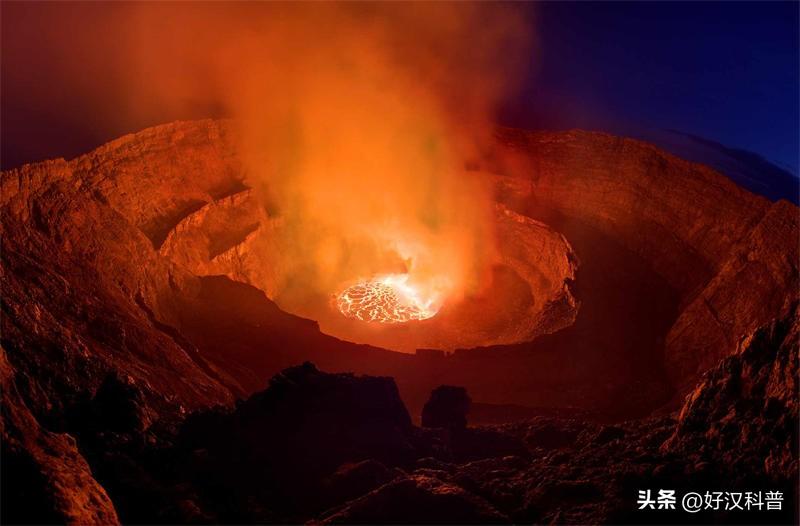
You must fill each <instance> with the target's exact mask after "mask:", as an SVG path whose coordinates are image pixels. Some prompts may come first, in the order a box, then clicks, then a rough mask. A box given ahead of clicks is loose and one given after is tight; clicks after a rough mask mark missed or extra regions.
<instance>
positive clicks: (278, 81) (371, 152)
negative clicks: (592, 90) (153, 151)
mask: <svg viewBox="0 0 800 526" xmlns="http://www.w3.org/2000/svg"><path fill="white" fill-rule="evenodd" d="M108 11H109V13H110V15H109V16H111V17H113V18H114V20H115V21H116V22H117V23H119V22H120V21H121V20H124V24H123V27H124V28H125V30H124V31H122V32H121V34H119V35H115V37H116V41H117V42H118V43H116V44H114V45H115V53H116V56H115V59H116V60H119V61H120V67H124V68H126V69H129V70H130V71H133V72H135V74H134V75H133V76H132V78H134V79H137V81H133V82H131V81H130V79H129V82H128V83H126V85H125V86H124V89H125V91H126V96H127V97H128V99H129V100H128V104H127V108H128V111H131V112H140V113H142V112H151V113H152V112H156V111H157V109H163V108H170V107H171V108H174V107H178V106H181V105H195V106H198V105H200V106H204V107H205V106H207V107H218V108H221V110H222V112H223V113H226V114H229V115H231V116H232V117H233V118H234V121H235V123H236V126H237V129H238V132H239V134H238V135H239V137H240V138H241V152H242V156H243V159H244V162H245V166H246V169H247V177H248V180H249V183H250V184H251V185H252V186H253V187H254V188H255V189H256V192H257V195H258V196H259V199H260V200H261V202H262V204H263V206H264V207H265V209H266V210H267V211H268V212H269V214H270V215H273V216H276V217H280V218H281V220H282V222H283V225H284V226H285V228H284V229H283V230H282V232H283V233H284V235H283V237H282V239H281V240H280V245H281V251H282V254H283V256H284V257H285V258H288V260H289V261H292V263H293V265H295V267H296V268H295V271H294V273H293V276H292V277H293V280H289V281H287V284H286V287H287V289H291V287H292V286H293V285H292V283H295V284H299V285H297V286H298V287H300V288H305V289H310V291H311V292H317V293H324V294H329V293H331V292H334V291H335V289H336V288H337V287H340V286H341V285H342V284H343V283H344V282H346V281H348V280H353V279H356V278H359V277H365V276H366V277H368V276H371V275H374V274H380V273H390V272H408V273H409V278H410V282H412V283H415V284H416V285H418V286H420V287H423V288H424V289H425V290H427V291H428V293H429V294H435V295H440V296H442V297H443V296H450V297H452V296H456V295H459V294H464V293H469V292H471V291H475V290H477V289H478V287H479V286H480V284H481V283H485V281H486V276H487V272H488V269H489V267H490V264H491V262H492V259H493V257H494V248H493V246H494V243H493V235H492V220H491V214H492V213H493V212H492V209H491V195H490V191H489V189H488V188H487V187H485V186H484V185H483V184H482V183H481V182H480V180H479V179H478V178H477V177H475V174H473V173H470V172H467V171H466V170H465V163H466V162H467V161H468V160H469V159H471V158H473V156H474V155H475V154H476V151H477V150H478V149H479V148H480V145H481V143H482V141H483V140H484V139H485V137H486V133H487V131H488V130H489V124H490V123H491V122H492V120H493V112H494V111H495V108H496V105H497V103H498V101H499V100H500V99H501V98H502V97H503V96H505V95H507V92H508V90H509V89H513V88H514V87H515V85H516V80H517V78H518V76H519V73H520V72H521V70H522V69H523V68H524V67H525V66H526V61H527V60H528V56H527V50H528V46H529V44H530V39H529V36H530V35H529V34H528V31H527V28H526V24H525V23H524V22H523V19H522V18H521V17H519V16H518V13H517V11H516V9H515V6H513V5H512V6H508V5H503V4H468V3H445V4H438V3H419V4H417V3H386V4H364V3H355V4H318V3H302V4H291V5H289V4H272V3H268V4H261V3H245V4H224V5H222V4H202V3H177V4H169V3H167V4H162V3H147V2H143V3H137V4H125V5H123V6H116V7H113V8H110V9H109V10H108ZM100 23H102V21H100ZM119 42H121V44H120V43H119ZM154 108H155V109H154ZM305 292H306V293H307V292H309V290H306V291H305ZM289 293H291V291H289ZM298 293H299V292H298Z"/></svg>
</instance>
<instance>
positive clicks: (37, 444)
mask: <svg viewBox="0 0 800 526" xmlns="http://www.w3.org/2000/svg"><path fill="white" fill-rule="evenodd" d="M0 386H2V391H3V397H2V402H1V403H0V405H1V406H2V419H1V420H0V437H1V438H2V461H0V465H1V466H2V478H3V481H4V482H3V484H2V501H3V506H2V522H3V523H4V524H20V523H25V524H30V523H41V524H45V523H47V524H50V523H58V524H119V519H118V518H117V512H116V510H115V509H114V505H113V503H112V502H111V499H109V497H108V495H107V494H106V492H105V490H104V489H103V488H102V486H100V484H98V483H97V481H96V480H95V479H94V478H93V477H92V472H91V469H90V468H89V465H88V464H87V463H86V460H84V458H83V457H82V456H81V454H80V452H79V451H78V448H77V445H76V443H75V439H74V438H73V437H72V436H70V435H68V434H66V433H52V432H50V431H48V430H46V429H43V428H42V427H41V426H40V425H39V424H38V422H37V421H36V419H35V418H34V416H33V415H32V414H31V412H30V411H29V410H28V408H27V407H26V405H25V402H24V400H23V398H22V396H21V395H20V393H19V391H18V390H17V387H16V383H15V380H14V371H13V369H12V367H11V366H10V364H9V363H8V360H7V358H6V353H5V351H4V350H3V349H2V348H0Z"/></svg>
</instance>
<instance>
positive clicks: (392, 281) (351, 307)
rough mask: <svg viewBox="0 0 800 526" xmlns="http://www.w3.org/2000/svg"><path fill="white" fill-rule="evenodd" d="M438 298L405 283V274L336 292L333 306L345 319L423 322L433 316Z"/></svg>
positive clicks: (372, 280) (385, 277) (436, 308)
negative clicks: (334, 305)
mask: <svg viewBox="0 0 800 526" xmlns="http://www.w3.org/2000/svg"><path fill="white" fill-rule="evenodd" d="M440 301H441V298H439V297H438V295H436V294H432V295H429V294H426V293H425V292H423V291H421V290H419V289H418V288H417V287H415V286H414V285H412V284H409V283H408V275H407V274H391V275H388V276H380V277H376V278H374V279H371V280H368V281H360V282H358V283H356V284H355V285H352V286H350V287H348V288H347V289H345V290H344V291H342V292H341V293H339V295H338V296H337V297H336V305H337V307H338V308H339V311H340V312H341V313H342V314H343V315H344V316H346V317H348V318H355V319H358V320H361V321H375V322H380V323H403V322H407V321H412V320H426V319H428V318H432V317H433V316H435V315H436V312H437V311H438V310H439V303H440Z"/></svg>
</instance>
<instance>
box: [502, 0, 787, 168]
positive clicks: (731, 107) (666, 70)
mask: <svg viewBox="0 0 800 526" xmlns="http://www.w3.org/2000/svg"><path fill="white" fill-rule="evenodd" d="M799 5H800V4H798V3H797V2H707V3H706V2H703V3H698V2H657V3H650V2H636V3H600V2H585V3H572V2H570V3H559V2H549V3H544V4H538V5H537V6H536V8H535V17H536V19H537V23H536V27H537V34H538V35H539V39H540V53H539V56H538V58H537V60H538V61H539V64H538V71H536V70H534V71H533V72H532V73H531V75H530V76H529V78H528V81H527V83H526V87H525V89H524V94H523V96H522V97H521V99H520V100H519V101H516V102H515V103H514V104H513V105H511V106H510V108H509V110H508V111H506V112H505V116H504V120H506V121H507V122H509V124H516V125H520V126H528V127H531V126H532V127H543V128H557V129H560V128H570V127H577V128H589V129H603V130H607V131H616V132H620V133H632V131H633V132H634V133H635V130H637V129H638V128H658V129H674V130H679V131H682V132H686V133H690V134H693V135H697V136H701V137H705V138H708V139H712V140H714V141H717V142H720V143H723V144H725V145H726V146H729V147H734V148H743V149H746V150H750V151H753V152H755V153H758V154H760V155H762V156H763V157H765V158H766V159H768V160H770V161H772V162H774V163H776V164H778V165H780V166H782V167H784V168H788V169H790V170H791V171H792V172H794V173H795V174H797V168H798V142H799V141H800V135H798V133H799V132H798V120H799V119H800V110H799V109H798V98H799V97H800V94H799V93H800V80H799V73H798V68H799V67H800V64H799V60H800V59H799V57H798V38H800V36H799V35H798V16H799V11H798V6H799Z"/></svg>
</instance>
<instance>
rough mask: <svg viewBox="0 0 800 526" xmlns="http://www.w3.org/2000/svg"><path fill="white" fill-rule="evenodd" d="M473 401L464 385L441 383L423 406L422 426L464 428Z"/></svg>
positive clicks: (451, 428)
mask: <svg viewBox="0 0 800 526" xmlns="http://www.w3.org/2000/svg"><path fill="white" fill-rule="evenodd" d="M471 402H472V400H470V398H469V395H468V394H467V390H466V389H464V388H463V387H454V386H451V385H441V386H439V387H437V388H436V389H434V390H433V392H431V397H430V399H429V400H428V401H427V402H426V403H425V407H423V408H422V426H423V427H441V428H445V429H450V430H458V429H464V428H465V427H467V414H468V413H469V406H470V403H471Z"/></svg>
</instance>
